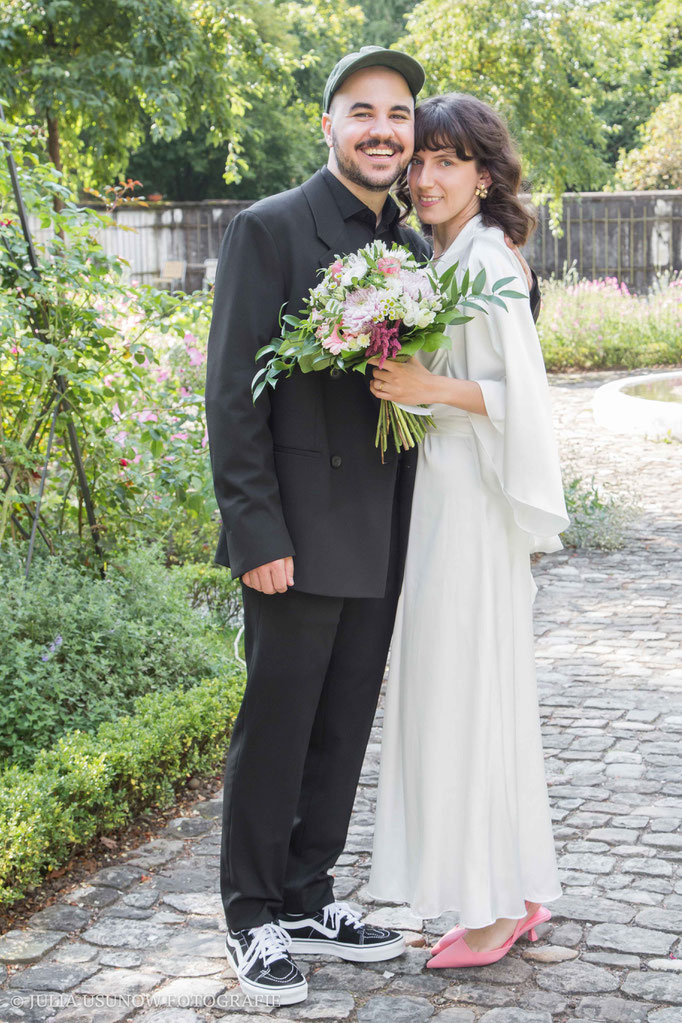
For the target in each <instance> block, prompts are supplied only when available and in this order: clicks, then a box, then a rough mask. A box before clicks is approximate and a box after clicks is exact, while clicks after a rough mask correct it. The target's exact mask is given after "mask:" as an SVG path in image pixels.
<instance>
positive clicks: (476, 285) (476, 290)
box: [471, 270, 485, 295]
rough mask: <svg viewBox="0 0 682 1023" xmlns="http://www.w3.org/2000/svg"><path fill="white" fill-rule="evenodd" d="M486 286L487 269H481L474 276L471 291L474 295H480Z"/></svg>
mask: <svg viewBox="0 0 682 1023" xmlns="http://www.w3.org/2000/svg"><path fill="white" fill-rule="evenodd" d="M484 287H485V270H479V272H478V273H477V274H476V277H475V278H474V282H473V284H472V285H471V292H472V294H474V295H480V293H481V292H482V291H483V288H484Z"/></svg>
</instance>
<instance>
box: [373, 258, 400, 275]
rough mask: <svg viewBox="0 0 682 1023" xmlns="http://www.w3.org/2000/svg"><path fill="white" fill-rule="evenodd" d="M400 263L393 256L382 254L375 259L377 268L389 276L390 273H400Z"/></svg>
mask: <svg viewBox="0 0 682 1023" xmlns="http://www.w3.org/2000/svg"><path fill="white" fill-rule="evenodd" d="M400 267H401V263H400V260H399V259H396V258H395V256H382V257H381V259H378V260H377V270H379V271H381V273H382V274H386V276H389V275H390V274H398V273H400Z"/></svg>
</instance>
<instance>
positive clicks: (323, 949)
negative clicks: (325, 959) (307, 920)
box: [290, 932, 405, 963]
mask: <svg viewBox="0 0 682 1023" xmlns="http://www.w3.org/2000/svg"><path fill="white" fill-rule="evenodd" d="M290 933H291V932H290ZM404 951H405V939H404V938H403V936H402V935H401V936H400V937H399V938H396V939H395V940H394V941H391V942H389V943H387V944H386V945H350V944H345V943H344V942H342V941H329V940H327V941H324V940H322V941H315V939H314V938H294V937H293V936H292V942H291V954H292V955H293V956H297V955H322V956H323V955H330V956H338V957H339V958H340V959H346V960H348V962H351V963H380V962H382V961H383V960H384V959H395V958H396V956H399V955H402V954H403V952H404Z"/></svg>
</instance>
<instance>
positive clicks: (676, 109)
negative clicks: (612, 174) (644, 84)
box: [616, 93, 682, 189]
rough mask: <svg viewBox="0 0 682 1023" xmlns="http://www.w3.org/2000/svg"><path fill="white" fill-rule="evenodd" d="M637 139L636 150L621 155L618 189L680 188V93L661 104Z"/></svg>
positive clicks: (617, 176)
mask: <svg viewBox="0 0 682 1023" xmlns="http://www.w3.org/2000/svg"><path fill="white" fill-rule="evenodd" d="M639 136H640V140H639V146H638V147H637V148H636V149H632V150H631V151H630V152H629V153H625V152H624V151H623V153H622V154H621V157H620V159H619V161H618V166H617V168H616V183H617V187H620V188H628V189H647V188H682V93H675V94H674V95H673V96H671V97H670V98H669V99H667V100H666V101H665V102H664V103H661V105H660V106H659V107H657V108H656V110H654V112H653V114H652V115H651V117H650V118H649V120H648V121H647V122H646V124H643V125H642V127H641V128H640V131H639Z"/></svg>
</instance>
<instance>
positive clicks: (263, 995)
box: [225, 945, 308, 1009]
mask: <svg viewBox="0 0 682 1023" xmlns="http://www.w3.org/2000/svg"><path fill="white" fill-rule="evenodd" d="M225 955H226V957H227V962H228V964H229V966H230V968H231V969H232V972H233V973H234V975H235V977H236V978H237V980H238V981H239V986H240V988H241V989H242V991H243V992H244V994H245V995H247V996H248V997H249V998H255V999H257V1000H258V999H263V1000H264V1002H265V1006H264V1007H263V1008H264V1009H265V1008H266V1007H268V1006H269V1007H270V1008H272V1006H273V1005H274V1006H279V1005H295V1004H296V1003H297V1002H304V1001H305V1000H306V998H307V997H308V981H307V980H303V981H301V982H300V983H299V984H295V985H292V986H291V987H285V988H274V989H273V988H272V987H270V986H269V985H268V986H267V987H266V986H265V985H263V984H254V982H253V981H252V980H249V979H248V978H247V977H243V976H242V975H241V974H240V972H239V967H238V966H237V964H236V963H235V961H234V957H233V956H232V953H231V952H230V950H229V949H228V947H227V945H226V946H225ZM256 1007H257V1006H256Z"/></svg>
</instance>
